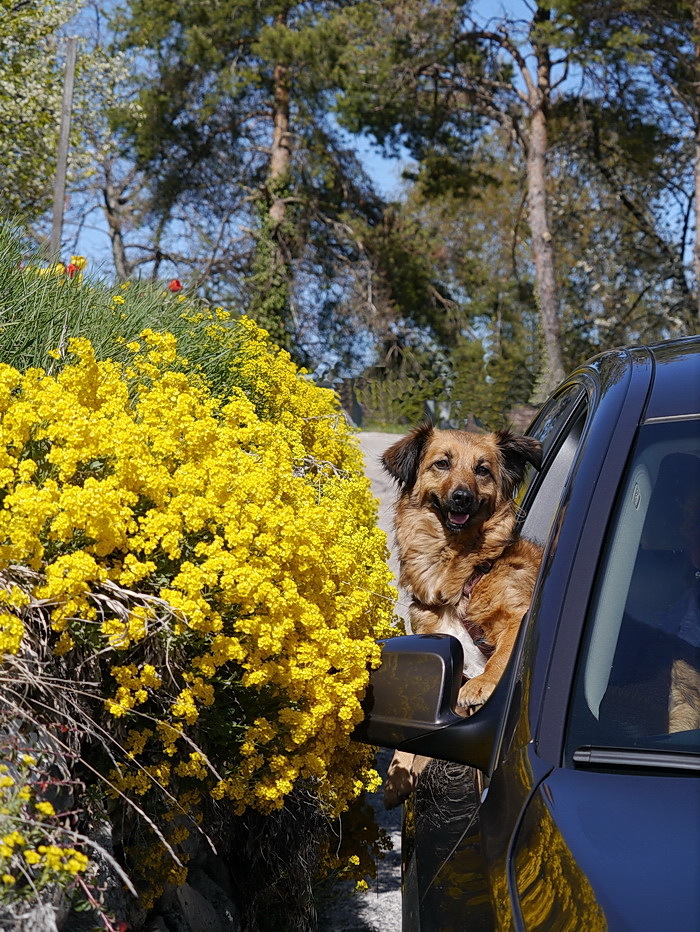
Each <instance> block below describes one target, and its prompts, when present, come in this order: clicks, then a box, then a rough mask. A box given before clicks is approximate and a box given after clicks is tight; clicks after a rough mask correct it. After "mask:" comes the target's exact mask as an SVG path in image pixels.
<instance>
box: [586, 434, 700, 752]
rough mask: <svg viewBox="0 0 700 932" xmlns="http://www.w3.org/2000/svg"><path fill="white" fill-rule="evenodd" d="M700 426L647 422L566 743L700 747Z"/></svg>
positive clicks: (612, 538)
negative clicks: (699, 427)
mask: <svg viewBox="0 0 700 932" xmlns="http://www.w3.org/2000/svg"><path fill="white" fill-rule="evenodd" d="M699 591H700V431H699V430H698V421H697V420H683V421H680V420H679V421H671V422H665V423H654V424H648V425H645V426H644V427H642V429H641V431H640V435H639V439H638V442H637V445H636V448H635V453H634V457H633V460H632V462H631V464H630V466H629V468H628V471H627V476H626V480H625V483H624V486H623V489H622V492H621V494H620V496H619V501H618V506H617V510H616V514H615V516H614V519H613V522H612V526H611V529H610V531H609V533H608V539H607V544H606V548H605V551H604V557H603V564H602V567H601V570H600V572H599V581H598V585H597V589H596V592H595V595H594V599H593V604H592V606H591V609H590V611H589V619H588V625H587V635H586V640H585V648H584V651H583V654H582V657H581V660H580V664H579V669H578V672H577V677H576V686H575V698H574V702H573V705H572V714H571V717H570V729H569V746H570V749H571V750H575V749H576V748H577V747H581V746H596V747H598V746H603V747H616V748H628V747H631V748H650V749H668V748H673V749H677V750H681V751H700V607H699V602H698V598H699Z"/></svg>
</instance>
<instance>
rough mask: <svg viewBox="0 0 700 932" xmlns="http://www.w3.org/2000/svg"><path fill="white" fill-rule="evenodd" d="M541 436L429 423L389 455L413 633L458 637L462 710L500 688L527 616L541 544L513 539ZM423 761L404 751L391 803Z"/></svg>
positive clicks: (389, 791) (388, 792) (397, 760)
mask: <svg viewBox="0 0 700 932" xmlns="http://www.w3.org/2000/svg"><path fill="white" fill-rule="evenodd" d="M540 460H541V447H540V444H539V442H538V441H536V440H533V439H531V438H529V437H520V436H516V435H515V434H512V433H511V432H510V431H498V432H496V433H492V434H474V433H469V432H467V431H462V430H436V429H435V428H433V426H432V425H431V424H423V425H422V426H420V427H418V428H416V429H415V430H413V431H412V432H411V433H410V434H408V436H406V437H404V438H403V439H402V440H399V441H398V442H397V443H395V444H394V445H393V446H391V447H389V449H388V450H387V451H386V452H385V454H384V456H383V458H382V464H383V466H384V468H385V469H386V470H387V472H388V473H389V475H391V476H392V478H393V479H395V480H396V482H397V484H398V487H399V497H398V500H397V503H396V512H395V529H396V544H397V548H398V556H399V565H400V578H399V582H400V584H401V585H402V586H403V587H404V588H405V589H407V590H408V591H409V592H410V593H411V596H412V601H411V607H410V613H409V620H410V623H411V629H412V631H413V633H414V634H433V633H436V632H440V633H444V634H452V635H454V636H455V637H457V638H459V640H460V641H461V643H462V647H463V648H464V674H465V676H466V677H467V682H466V683H465V684H464V685H463V686H462V688H461V689H460V692H459V700H458V710H459V709H461V710H463V712H464V714H465V715H466V714H469V711H472V710H473V709H474V708H475V707H478V706H480V705H482V704H483V703H484V702H485V701H486V700H487V699H488V697H489V696H490V695H491V693H492V692H493V690H494V688H495V686H496V683H497V682H498V680H499V678H500V676H501V674H502V673H503V671H504V669H505V667H506V664H507V662H508V657H509V656H510V653H511V651H512V649H513V645H514V643H515V639H516V637H517V634H518V629H519V626H520V622H521V620H522V618H523V616H524V614H525V613H526V612H527V610H528V608H529V605H530V601H531V599H532V592H533V589H534V586H535V580H536V578H537V572H538V569H539V565H540V560H541V550H540V548H539V547H538V546H537V545H536V544H534V543H532V542H531V541H528V540H525V539H523V538H519V537H517V536H516V535H515V523H516V508H515V503H514V501H513V495H514V493H515V491H516V489H517V487H518V485H519V484H520V482H521V481H522V479H523V476H524V473H525V468H526V464H527V463H531V464H532V465H534V466H535V467H539V465H540ZM425 762H426V759H425V758H422V759H421V758H416V759H414V757H413V755H409V754H406V753H404V752H399V751H397V752H396V754H395V755H394V759H393V760H392V763H391V765H390V767H389V774H388V778H387V782H386V785H385V790H384V803H385V805H386V806H387V808H392V807H393V806H396V805H398V804H399V803H400V802H402V801H403V799H405V798H406V797H407V796H408V794H409V793H410V792H411V790H412V789H413V787H414V785H415V780H416V778H417V775H418V773H419V772H420V770H421V769H422V767H423V766H424V765H425Z"/></svg>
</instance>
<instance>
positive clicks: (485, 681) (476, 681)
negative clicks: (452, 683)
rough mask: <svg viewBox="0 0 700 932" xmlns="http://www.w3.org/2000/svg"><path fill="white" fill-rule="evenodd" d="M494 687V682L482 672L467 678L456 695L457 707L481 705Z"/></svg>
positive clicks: (465, 707)
mask: <svg viewBox="0 0 700 932" xmlns="http://www.w3.org/2000/svg"><path fill="white" fill-rule="evenodd" d="M495 688H496V683H495V682H494V681H493V680H492V679H490V677H488V676H486V675H485V674H483V673H481V674H480V675H479V676H475V677H474V678H473V679H471V680H467V682H466V683H465V684H464V686H462V688H461V689H460V691H459V696H458V697H457V706H458V708H461V709H468V708H478V707H479V706H482V705H483V704H484V703H485V702H486V700H487V699H488V697H489V696H490V695H491V693H492V692H493V691H494V689H495Z"/></svg>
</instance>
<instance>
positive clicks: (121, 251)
mask: <svg viewBox="0 0 700 932" xmlns="http://www.w3.org/2000/svg"><path fill="white" fill-rule="evenodd" d="M103 194H104V202H105V217H106V219H107V228H108V230H109V238H110V241H111V243H112V258H113V260H114V268H115V270H116V273H117V278H118V280H119V281H121V282H125V281H127V280H128V279H129V278H130V277H131V272H132V267H131V265H130V263H129V261H128V260H127V258H126V249H125V247H124V237H123V236H122V218H121V216H120V213H119V194H118V192H117V191H116V190H115V188H114V185H112V183H111V182H110V181H106V182H105V186H104V188H103Z"/></svg>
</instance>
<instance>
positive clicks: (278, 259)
mask: <svg viewBox="0 0 700 932" xmlns="http://www.w3.org/2000/svg"><path fill="white" fill-rule="evenodd" d="M277 22H278V23H280V24H284V22H285V16H284V14H283V13H282V14H280V15H279V16H278V19H277ZM290 98H291V90H290V75H289V68H288V67H287V66H286V65H285V64H282V63H281V62H276V63H275V65H274V67H273V70H272V102H271V103H272V111H271V113H272V144H271V147H270V167H269V171H268V176H267V203H266V205H265V213H264V214H263V215H262V216H261V223H260V229H259V232H258V240H257V246H256V256H255V261H254V274H253V276H252V278H251V284H252V296H251V304H250V313H251V315H252V316H253V317H254V318H255V319H256V320H257V321H258V323H260V324H261V325H262V326H263V327H264V328H265V329H266V330H267V331H268V333H269V334H270V337H271V338H272V340H273V341H274V342H275V343H276V344H277V345H278V346H281V347H284V349H287V350H289V352H290V353H292V355H294V346H293V339H292V337H293V330H294V327H293V314H292V301H291V295H292V265H291V257H292V244H293V235H290V230H289V226H290V223H289V210H288V207H287V198H288V197H289V193H290V190H289V186H290V180H291V165H292V147H291V127H290Z"/></svg>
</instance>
